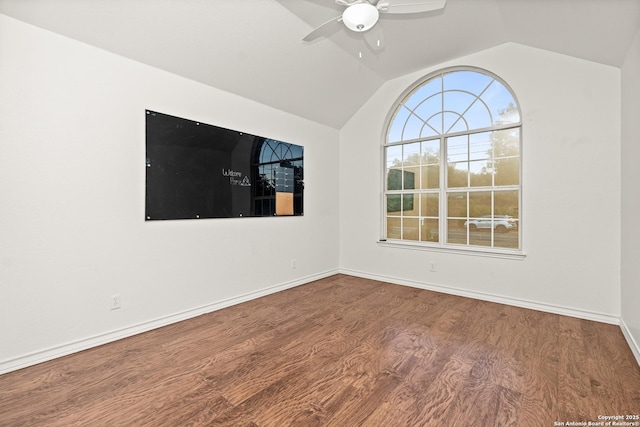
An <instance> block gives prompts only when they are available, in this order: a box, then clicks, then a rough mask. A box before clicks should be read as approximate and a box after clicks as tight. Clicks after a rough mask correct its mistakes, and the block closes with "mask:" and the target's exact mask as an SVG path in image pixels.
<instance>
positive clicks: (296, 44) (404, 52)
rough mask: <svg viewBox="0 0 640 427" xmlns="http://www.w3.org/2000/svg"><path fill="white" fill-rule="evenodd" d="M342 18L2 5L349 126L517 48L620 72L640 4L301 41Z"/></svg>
mask: <svg viewBox="0 0 640 427" xmlns="http://www.w3.org/2000/svg"><path fill="white" fill-rule="evenodd" d="M342 10H343V7H341V6H338V5H335V4H334V3H333V0H0V13H3V14H5V15H8V16H11V17H14V18H16V19H19V20H22V21H24V22H27V23H30V24H33V25H36V26H38V27H41V28H44V29H47V30H50V31H53V32H56V33H59V34H62V35H65V36H68V37H71V38H73V39H76V40H80V41H82V42H85V43H88V44H91V45H94V46H97V47H99V48H102V49H105V50H108V51H111V52H114V53H116V54H119V55H122V56H125V57H128V58H131V59H134V60H137V61H140V62H142V63H145V64H148V65H151V66H154V67H157V68H160V69H164V70H166V71H169V72H172V73H175V74H178V75H181V76H184V77H187V78H190V79H193V80H196V81H199V82H201V83H204V84H207V85H211V86H214V87H216V88H218V89H223V90H226V91H229V92H232V93H235V94H238V95H241V96H243V97H246V98H250V99H253V100H255V101H257V102H260V103H263V104H266V105H270V106H272V107H274V108H277V109H279V110H283V111H287V112H290V113H292V114H295V115H298V116H302V117H305V118H307V119H309V120H313V121H315V122H318V123H322V124H326V125H328V126H331V127H334V128H338V129H339V128H341V127H342V126H343V125H344V123H345V122H346V121H347V120H349V118H350V117H351V116H352V115H353V114H354V113H355V112H356V111H357V110H358V108H360V106H362V104H363V103H364V102H365V101H366V100H367V99H368V98H369V97H370V96H371V95H372V94H373V93H374V92H375V91H376V90H377V89H378V88H379V87H380V86H381V85H382V84H383V83H384V82H385V81H387V80H389V79H392V78H395V77H398V76H401V75H405V74H407V73H410V72H413V71H417V70H420V69H424V68H427V67H430V66H433V65H437V64H439V63H441V62H443V61H446V60H450V59H454V58H456V57H459V56H462V55H466V54H470V53H473V52H477V51H480V50H484V49H487V48H489V47H492V46H496V45H499V44H502V43H505V42H516V43H521V44H525V45H528V46H532V47H537V48H542V49H547V50H550V51H553V52H558V53H562V54H566V55H570V56H574V57H578V58H583V59H586V60H589V61H595V62H599V63H602V64H607V65H611V66H614V67H619V66H621V64H622V61H623V60H624V57H625V55H626V53H627V52H628V49H629V46H630V45H631V42H632V40H633V38H634V36H635V34H636V33H637V32H638V30H639V29H640V0H448V2H447V5H446V7H445V9H444V10H442V11H438V12H429V13H423V14H418V15H411V16H408V15H403V16H399V15H396V16H392V15H384V16H383V18H382V19H381V20H380V23H379V25H380V26H381V27H382V29H383V31H384V41H385V48H384V49H383V50H382V51H381V52H377V53H374V52H372V51H371V50H370V49H369V48H367V47H366V45H365V44H364V41H363V39H362V35H361V34H355V33H350V32H348V31H347V30H346V29H344V28H343V27H342V26H341V25H336V27H335V29H334V31H332V32H329V33H328V34H327V36H326V37H322V38H320V39H317V40H315V41H313V42H311V43H305V42H302V38H303V37H304V36H306V35H307V34H308V33H309V32H310V31H311V30H312V29H313V28H314V27H315V26H317V25H320V24H321V23H323V22H325V21H327V20H329V19H331V18H333V17H335V16H338V15H339V14H340V13H341V11H342ZM359 51H362V52H363V58H362V59H359V58H358V52H359ZM0 55H1V52H0ZM0 60H1V57H0Z"/></svg>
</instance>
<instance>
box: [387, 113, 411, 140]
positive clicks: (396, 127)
mask: <svg viewBox="0 0 640 427" xmlns="http://www.w3.org/2000/svg"><path fill="white" fill-rule="evenodd" d="M409 114H410V111H409V110H408V109H407V108H406V107H405V106H404V105H403V106H401V107H400V108H398V111H397V112H396V115H395V117H394V118H393V121H392V122H391V127H390V128H389V137H388V142H398V141H402V129H404V124H405V122H406V121H407V118H409Z"/></svg>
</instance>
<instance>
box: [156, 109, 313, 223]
mask: <svg viewBox="0 0 640 427" xmlns="http://www.w3.org/2000/svg"><path fill="white" fill-rule="evenodd" d="M146 150H147V156H146V157H147V158H146V205H145V207H146V212H145V215H146V219H147V220H161V219H187V218H230V217H245V216H275V215H302V214H303V190H304V183H303V178H304V177H303V157H304V156H303V152H304V150H303V147H301V146H299V145H294V144H289V143H286V142H282V141H276V140H273V139H269V138H263V137H260V136H255V135H251V134H247V133H244V132H238V131H234V130H230V129H225V128H220V127H217V126H212V125H208V124H204V123H198V122H194V121H191V120H186V119H182V118H179V117H174V116H169V115H166V114H162V113H158V112H154V111H148V110H147V112H146ZM280 193H282V194H286V196H280V197H277V194H280ZM278 200H283V201H282V202H280V208H278Z"/></svg>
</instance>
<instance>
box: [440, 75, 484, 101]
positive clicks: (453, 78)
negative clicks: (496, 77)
mask: <svg viewBox="0 0 640 427" xmlns="http://www.w3.org/2000/svg"><path fill="white" fill-rule="evenodd" d="M492 80H493V78H492V77H490V76H487V75H486V74H481V73H477V72H475V71H454V72H452V73H447V74H445V75H444V82H443V84H444V89H445V90H447V89H464V90H467V91H469V92H471V93H473V94H475V95H480V94H481V93H482V91H484V90H485V88H486V87H487V85H489V83H491V82H492Z"/></svg>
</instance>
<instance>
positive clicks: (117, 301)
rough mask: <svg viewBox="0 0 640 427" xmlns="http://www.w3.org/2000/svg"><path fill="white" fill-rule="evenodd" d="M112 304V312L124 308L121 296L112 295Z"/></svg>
mask: <svg viewBox="0 0 640 427" xmlns="http://www.w3.org/2000/svg"><path fill="white" fill-rule="evenodd" d="M110 303H111V310H117V309H119V308H120V307H122V305H121V301H120V294H116V295H111V298H110Z"/></svg>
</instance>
